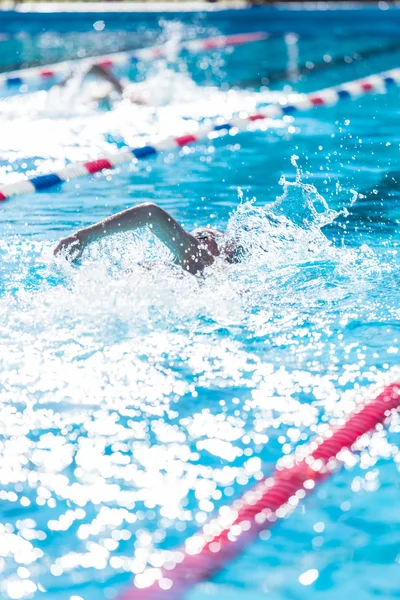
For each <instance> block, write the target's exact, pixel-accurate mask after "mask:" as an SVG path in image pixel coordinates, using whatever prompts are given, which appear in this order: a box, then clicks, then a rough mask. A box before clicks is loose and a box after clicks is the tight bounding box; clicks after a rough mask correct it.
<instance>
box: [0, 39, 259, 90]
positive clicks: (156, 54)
mask: <svg viewBox="0 0 400 600" xmlns="http://www.w3.org/2000/svg"><path fill="white" fill-rule="evenodd" d="M268 37H269V34H268V33H264V32H262V31H258V32H254V33H238V34H235V35H221V36H218V37H211V38H205V39H200V40H191V41H187V42H181V43H179V44H178V46H177V47H178V50H179V51H180V52H181V51H183V50H186V51H188V52H206V51H210V50H218V49H221V48H227V47H230V46H241V45H242V44H248V43H250V42H258V41H261V40H265V39H266V38H268ZM168 52H169V45H168V43H167V44H163V45H161V46H150V47H149V48H140V49H137V50H131V51H126V52H115V53H112V54H105V55H103V56H94V57H90V58H82V59H79V58H78V59H74V60H67V61H63V62H59V63H55V64H52V65H45V66H41V67H30V68H28V69H20V70H18V71H10V72H8V73H1V74H0V85H2V86H6V87H8V88H15V89H16V90H18V88H19V87H20V86H21V85H23V84H26V83H31V82H41V81H49V80H52V79H54V78H55V77H59V76H63V75H64V76H66V75H69V74H70V72H71V70H72V69H73V68H74V67H76V66H77V65H79V66H82V67H85V68H89V67H91V66H93V65H99V66H101V67H106V68H109V67H116V66H124V65H129V64H130V63H132V62H135V61H137V60H142V61H151V60H154V59H156V58H162V57H164V56H167V53H168Z"/></svg>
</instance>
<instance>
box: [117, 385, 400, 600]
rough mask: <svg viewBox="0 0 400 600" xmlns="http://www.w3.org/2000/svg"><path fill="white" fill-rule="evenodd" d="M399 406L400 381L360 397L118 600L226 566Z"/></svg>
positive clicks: (178, 592) (160, 598) (163, 598)
mask: <svg viewBox="0 0 400 600" xmlns="http://www.w3.org/2000/svg"><path fill="white" fill-rule="evenodd" d="M399 407H400V383H393V384H391V385H389V386H387V387H386V388H385V389H384V390H383V391H382V392H381V393H380V394H378V395H377V396H376V397H375V399H374V400H372V401H370V402H367V403H363V404H362V405H361V406H360V407H359V408H358V409H357V410H356V411H355V412H354V413H353V414H351V415H350V416H349V417H348V418H347V420H346V422H345V423H344V424H343V425H341V426H340V427H338V426H335V425H333V426H331V427H330V428H329V429H328V431H327V432H325V433H324V436H323V437H317V438H316V439H314V440H313V441H312V442H310V443H309V444H307V445H306V446H302V447H300V448H299V449H298V450H297V451H296V453H295V454H294V455H292V456H284V457H283V458H281V459H280V460H279V461H278V463H277V465H276V468H275V472H274V474H273V475H272V476H269V477H264V478H263V479H262V480H261V481H260V482H258V483H257V484H256V485H255V486H254V487H253V488H251V489H250V490H248V491H246V492H245V493H244V494H243V496H242V497H241V498H239V499H238V500H235V501H234V502H233V503H232V505H231V506H225V507H223V508H221V509H220V510H219V516H218V517H217V518H215V519H213V520H211V521H209V522H208V523H207V524H206V525H204V527H203V528H202V530H201V531H200V532H199V533H198V534H196V535H194V536H192V537H190V538H188V539H187V540H186V541H185V543H184V545H183V546H182V547H181V548H178V549H177V550H174V551H171V552H168V553H167V558H166V559H165V561H164V564H163V566H162V567H161V568H159V569H151V571H150V572H149V574H148V576H147V575H146V572H145V574H144V575H143V574H141V575H137V576H136V577H135V582H134V585H133V586H132V587H130V588H129V589H127V590H125V591H124V592H123V593H122V594H121V595H120V596H119V599H118V600H180V599H182V598H183V597H184V596H185V594H186V592H188V591H189V590H190V589H191V588H192V587H193V586H194V585H196V584H197V583H200V582H202V581H206V580H208V579H210V577H212V576H214V575H215V574H216V573H218V572H219V571H221V570H222V569H224V568H225V567H226V566H227V565H228V564H229V563H230V562H231V561H232V560H233V559H234V558H236V557H237V556H238V555H239V554H240V553H241V552H242V551H243V550H244V549H245V547H246V546H247V545H248V544H249V543H250V542H252V541H253V540H254V539H255V538H257V536H258V535H259V533H260V532H261V531H265V530H267V529H271V528H272V527H273V526H274V524H275V523H276V522H278V521H279V519H282V518H285V517H287V516H289V515H290V514H291V513H292V512H293V511H294V510H295V508H296V507H297V505H298V504H299V503H300V501H301V500H302V499H303V498H304V497H305V496H306V495H307V494H310V493H311V492H312V491H313V490H314V488H315V487H316V484H318V483H320V482H322V481H324V480H325V479H327V478H328V477H330V476H331V475H333V474H334V473H336V472H337V471H338V470H339V468H340V467H341V466H342V465H343V462H344V459H345V456H346V454H347V453H348V451H349V450H351V448H352V446H354V444H355V443H356V442H357V440H359V438H360V437H361V436H363V435H365V434H367V433H369V432H370V431H371V430H373V429H375V428H376V427H377V425H379V424H384V423H385V422H386V421H387V420H388V419H389V417H390V416H391V415H392V414H393V413H394V412H395V411H396V410H397V409H399ZM155 573H156V575H155ZM151 577H152V578H153V581H151V580H150V583H149V579H150V578H151ZM154 577H156V580H154ZM145 584H147V585H148V587H145Z"/></svg>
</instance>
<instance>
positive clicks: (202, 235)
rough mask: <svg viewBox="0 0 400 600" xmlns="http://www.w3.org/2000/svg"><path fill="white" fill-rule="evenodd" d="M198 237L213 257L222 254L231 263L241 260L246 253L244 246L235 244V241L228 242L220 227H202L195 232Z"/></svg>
mask: <svg viewBox="0 0 400 600" xmlns="http://www.w3.org/2000/svg"><path fill="white" fill-rule="evenodd" d="M193 235H194V237H195V238H196V239H198V240H199V242H200V244H201V246H202V247H203V248H204V249H205V250H206V251H207V252H208V254H209V255H211V256H213V257H217V256H221V257H222V258H223V259H224V260H226V261H227V262H229V263H237V262H240V259H241V256H242V255H243V253H244V250H243V247H242V246H239V245H238V244H235V242H233V241H231V242H226V240H225V234H224V233H223V231H220V230H219V229H212V228H210V227H201V228H199V229H196V231H194V232H193Z"/></svg>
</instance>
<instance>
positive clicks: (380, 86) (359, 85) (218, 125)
mask: <svg viewBox="0 0 400 600" xmlns="http://www.w3.org/2000/svg"><path fill="white" fill-rule="evenodd" d="M392 85H400V68H397V69H392V70H391V71H385V72H384V73H380V74H377V75H371V76H369V77H365V78H363V79H358V80H356V81H350V82H348V83H345V84H342V85H340V86H338V87H331V88H326V89H324V90H321V91H319V92H314V93H311V94H302V95H296V96H293V98H294V99H293V101H291V97H290V96H288V97H286V98H283V99H282V102H281V104H271V105H270V106H267V107H266V108H264V109H263V110H262V111H260V112H257V113H254V114H251V115H245V116H243V115H242V116H239V117H237V118H234V119H231V120H230V121H227V122H224V121H223V119H218V120H216V121H215V122H214V123H211V124H210V125H203V126H201V127H200V128H199V129H198V130H197V131H196V133H193V134H192V133H190V134H186V135H182V136H179V137H169V138H166V139H164V140H161V141H158V142H155V143H153V144H148V145H146V146H141V147H138V148H129V147H126V148H122V149H121V150H120V151H118V152H115V153H113V154H107V155H104V156H102V157H101V158H98V159H96V160H91V161H88V162H83V163H82V162H80V163H72V164H70V165H68V166H66V167H64V168H63V169H60V170H58V171H55V172H54V173H48V174H46V175H39V174H38V175H36V176H34V177H32V178H30V179H23V180H21V181H17V182H16V183H10V184H7V185H3V186H0V200H7V198H10V197H11V196H18V195H21V194H29V193H32V192H39V191H42V190H46V189H48V188H51V187H53V186H55V185H59V184H61V183H64V182H66V181H70V180H72V179H77V178H78V177H82V176H83V175H90V174H92V173H97V172H99V171H103V170H109V169H113V168H114V167H116V166H117V165H120V164H122V163H125V162H130V161H132V160H133V159H136V160H140V159H143V158H149V157H151V156H153V155H156V154H160V153H161V152H164V151H165V150H172V149H177V148H182V147H183V146H187V145H189V144H192V143H195V142H198V141H199V140H202V139H205V138H208V137H209V136H213V135H215V134H217V133H227V132H228V131H230V130H232V129H235V130H236V131H241V130H245V129H247V127H248V126H249V125H250V124H251V123H253V122H255V121H265V120H268V119H275V118H279V117H284V116H285V115H293V114H295V113H297V112H300V111H307V110H310V109H312V108H315V107H320V106H334V105H335V104H338V103H339V102H341V101H342V100H347V99H349V98H350V99H355V98H359V97H361V96H364V95H365V94H369V93H383V92H385V91H386V89H387V88H388V87H389V86H392Z"/></svg>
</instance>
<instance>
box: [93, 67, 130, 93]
mask: <svg viewBox="0 0 400 600" xmlns="http://www.w3.org/2000/svg"><path fill="white" fill-rule="evenodd" d="M87 75H97V77H100V78H101V79H104V80H105V81H108V83H111V85H112V86H113V88H114V90H115V91H117V92H118V93H119V94H122V92H123V91H124V87H123V85H122V84H121V82H120V80H119V79H117V78H116V77H115V75H113V74H112V73H111V71H110V70H109V69H106V68H105V67H102V66H101V65H93V66H92V67H90V69H89V71H88V72H87Z"/></svg>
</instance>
